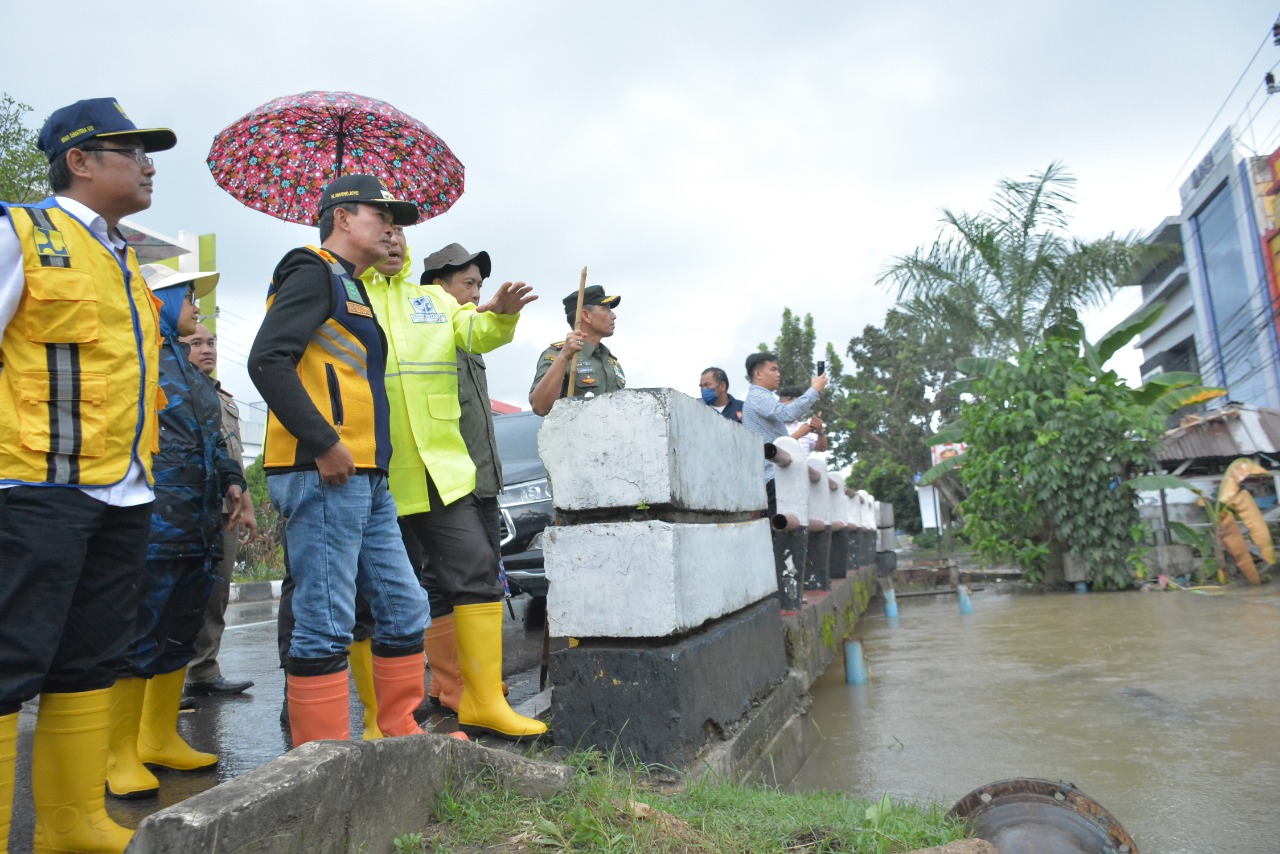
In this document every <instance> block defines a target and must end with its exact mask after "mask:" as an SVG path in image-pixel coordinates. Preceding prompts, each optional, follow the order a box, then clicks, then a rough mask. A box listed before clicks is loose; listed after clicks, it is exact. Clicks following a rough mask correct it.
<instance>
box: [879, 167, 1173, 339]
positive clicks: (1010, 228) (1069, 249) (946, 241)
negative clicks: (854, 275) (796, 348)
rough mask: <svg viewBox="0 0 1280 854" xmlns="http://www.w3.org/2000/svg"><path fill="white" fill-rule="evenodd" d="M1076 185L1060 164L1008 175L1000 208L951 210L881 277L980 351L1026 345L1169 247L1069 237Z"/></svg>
mask: <svg viewBox="0 0 1280 854" xmlns="http://www.w3.org/2000/svg"><path fill="white" fill-rule="evenodd" d="M1074 185H1075V178H1073V177H1072V176H1071V175H1070V174H1068V173H1067V171H1066V169H1065V167H1063V165H1062V164H1060V163H1051V164H1050V165H1049V168H1047V169H1046V170H1045V171H1044V172H1041V173H1039V174H1036V175H1032V176H1030V177H1029V178H1028V179H1027V180H1025V181H1011V180H1004V181H1002V182H1001V183H1000V185H999V188H998V190H997V193H996V195H995V198H994V199H993V202H992V205H993V208H994V210H993V211H991V212H982V213H978V214H967V213H963V212H960V213H956V212H953V211H951V210H949V209H945V208H944V209H943V211H942V223H943V227H942V230H941V233H940V234H939V236H938V238H937V240H936V241H935V242H934V244H933V245H932V246H931V247H929V248H928V249H923V248H922V249H917V250H916V252H915V253H913V254H911V255H904V256H900V257H898V258H895V259H894V260H893V261H892V262H891V263H890V265H889V266H888V267H887V268H886V269H885V271H884V273H883V274H882V275H881V276H880V279H879V281H880V282H881V283H887V284H891V285H896V286H897V288H898V298H899V301H900V302H899V306H898V308H899V309H900V310H901V311H902V312H903V313H905V314H908V315H911V316H913V317H915V318H916V319H917V320H919V321H920V322H921V323H925V324H942V325H945V326H946V327H948V328H949V334H950V335H951V336H953V337H955V338H957V339H960V340H967V341H970V342H972V352H973V353H975V354H980V355H989V356H1001V357H1004V356H1010V355H1012V354H1014V353H1021V352H1024V351H1026V350H1027V349H1028V348H1029V347H1031V346H1032V345H1033V344H1035V343H1036V342H1038V341H1040V340H1041V339H1042V337H1043V335H1044V332H1045V330H1047V329H1048V328H1049V327H1050V326H1052V325H1053V324H1055V323H1057V322H1059V321H1060V320H1062V319H1064V318H1067V317H1069V316H1074V310H1075V309H1077V308H1084V307H1089V306H1095V305H1099V304H1101V303H1102V302H1103V301H1104V300H1105V299H1106V298H1107V297H1109V296H1110V294H1111V292H1112V290H1113V289H1114V285H1115V281H1116V279H1117V277H1119V276H1122V275H1123V274H1124V273H1126V272H1127V271H1128V270H1129V269H1130V268H1131V267H1132V265H1133V264H1134V263H1135V262H1136V261H1137V260H1139V259H1140V258H1142V257H1146V256H1149V255H1153V254H1160V253H1163V252H1164V251H1167V250H1162V249H1157V248H1155V247H1151V246H1146V245H1144V244H1141V243H1140V242H1139V241H1138V239H1137V237H1136V236H1134V235H1130V236H1127V237H1118V236H1116V235H1114V234H1109V235H1107V236H1106V237H1103V238H1101V239H1099V240H1094V241H1082V240H1079V239H1076V238H1072V237H1069V236H1068V235H1067V234H1066V228H1067V225H1068V223H1069V221H1070V217H1069V215H1068V214H1069V209H1070V207H1071V205H1073V204H1074V203H1075V200H1074V199H1073V198H1072V197H1071V195H1070V189H1071V188H1072V187H1073V186H1074Z"/></svg>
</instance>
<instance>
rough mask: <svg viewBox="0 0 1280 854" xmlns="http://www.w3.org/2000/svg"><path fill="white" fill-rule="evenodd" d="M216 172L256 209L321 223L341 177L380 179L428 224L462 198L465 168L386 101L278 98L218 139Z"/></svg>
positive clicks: (212, 154)
mask: <svg viewBox="0 0 1280 854" xmlns="http://www.w3.org/2000/svg"><path fill="white" fill-rule="evenodd" d="M208 164H209V171H210V172H212V173H213V180H214V181H216V182H217V184H218V186H219V187H221V188H222V189H224V190H226V191H227V192H228V193H230V194H231V195H232V196H234V197H235V198H236V199H238V200H239V201H241V202H243V203H244V204H246V205H248V206H249V207H251V208H254V209H255V210H260V211H263V212H264V213H269V214H271V215H272V216H274V217H278V218H279V219H283V220H286V221H288V222H297V223H301V224H303V225H315V224H316V221H317V216H316V203H317V200H318V199H319V197H320V192H321V190H323V189H324V187H325V185H327V184H328V183H329V182H330V181H332V180H333V179H334V178H337V177H338V176H340V175H349V174H366V175H376V176H377V177H379V178H381V179H382V182H383V183H384V184H386V186H387V189H389V190H390V191H391V192H392V193H394V194H395V195H396V197H397V198H402V199H410V200H412V201H414V202H416V203H417V204H418V208H419V209H420V210H421V212H422V217H421V218H422V219H430V218H431V217H433V216H439V215H440V214H442V213H444V212H445V211H447V210H448V209H449V208H450V206H452V205H453V203H454V202H456V201H457V200H458V197H459V196H461V195H462V183H463V172H464V169H463V166H462V164H461V163H460V162H458V159H457V158H456V157H454V156H453V152H452V151H450V150H449V146H447V145H445V143H444V140H442V139H440V137H438V136H436V135H435V134H434V133H432V131H431V129H430V128H428V127H427V126H426V125H424V124H423V123H422V122H420V121H418V120H417V119H414V118H412V117H410V116H407V115H405V114H404V113H402V112H400V111H399V110H397V109H396V108H395V107H393V106H391V105H390V104H388V103H387V102H386V101H379V100H377V99H374V98H365V97H363V96H361V95H353V94H352V93H350V92H304V93H302V94H301V95H290V96H287V97H284V98H277V99H275V100H274V101H271V102H270V103H268V104H263V105H262V106H261V107H258V108H257V109H255V110H252V111H251V112H250V113H249V114H248V115H246V116H245V117H244V118H242V119H239V120H238V121H236V122H233V123H232V124H231V125H230V126H228V127H227V128H226V129H225V130H223V131H222V132H221V133H219V134H218V135H217V137H215V138H214V140H213V146H212V147H211V148H210V149H209V159H208Z"/></svg>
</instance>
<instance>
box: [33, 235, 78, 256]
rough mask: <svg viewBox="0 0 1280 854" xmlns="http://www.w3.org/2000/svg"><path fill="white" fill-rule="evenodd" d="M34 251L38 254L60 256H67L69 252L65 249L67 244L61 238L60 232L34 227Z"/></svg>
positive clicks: (69, 254)
mask: <svg viewBox="0 0 1280 854" xmlns="http://www.w3.org/2000/svg"><path fill="white" fill-rule="evenodd" d="M35 237H36V252H37V253H38V254H40V255H56V256H58V257H60V258H68V257H70V256H71V253H70V252H68V251H67V244H66V242H65V241H64V240H63V239H62V232H60V231H54V230H53V229H51V228H36V230H35Z"/></svg>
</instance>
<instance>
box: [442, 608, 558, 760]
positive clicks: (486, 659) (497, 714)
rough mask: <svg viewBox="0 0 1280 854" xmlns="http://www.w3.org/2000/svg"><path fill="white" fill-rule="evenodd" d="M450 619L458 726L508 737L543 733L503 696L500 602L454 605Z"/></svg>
mask: <svg viewBox="0 0 1280 854" xmlns="http://www.w3.org/2000/svg"><path fill="white" fill-rule="evenodd" d="M453 620H454V632H455V635H456V638H457V646H458V666H459V669H460V670H461V671H462V684H463V689H462V701H461V702H460V703H459V704H458V724H459V725H460V726H463V727H475V728H478V729H487V730H490V731H492V732H496V733H498V734H499V735H505V736H508V737H510V738H521V737H523V736H533V735H541V734H542V733H544V732H546V731H547V725H546V724H544V723H543V722H542V721H539V720H536V719H534V718H526V717H525V716H524V715H520V714H516V712H515V710H513V709H512V708H511V706H510V705H509V704H508V703H507V698H506V697H504V696H503V695H502V603H501V602H484V603H481V604H479V605H455V606H454V608H453Z"/></svg>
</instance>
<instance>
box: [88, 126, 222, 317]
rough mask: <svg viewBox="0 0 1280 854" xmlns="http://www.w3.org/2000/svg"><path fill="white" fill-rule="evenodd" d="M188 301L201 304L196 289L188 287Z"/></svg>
mask: <svg viewBox="0 0 1280 854" xmlns="http://www.w3.org/2000/svg"><path fill="white" fill-rule="evenodd" d="M103 150H104V151H115V150H116V149H114V148H106V149H103ZM187 301H188V302H190V303H191V304H192V305H200V300H198V299H197V298H196V292H195V291H194V290H190V289H188V290H187Z"/></svg>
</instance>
